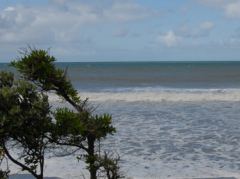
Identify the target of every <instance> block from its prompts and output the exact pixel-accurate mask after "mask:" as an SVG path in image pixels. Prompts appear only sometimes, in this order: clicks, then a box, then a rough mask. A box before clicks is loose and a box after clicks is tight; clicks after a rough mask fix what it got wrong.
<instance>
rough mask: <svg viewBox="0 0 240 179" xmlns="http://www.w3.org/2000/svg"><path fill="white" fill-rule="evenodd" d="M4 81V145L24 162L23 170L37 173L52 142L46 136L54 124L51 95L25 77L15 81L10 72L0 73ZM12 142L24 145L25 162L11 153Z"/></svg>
mask: <svg viewBox="0 0 240 179" xmlns="http://www.w3.org/2000/svg"><path fill="white" fill-rule="evenodd" d="M4 75H5V77H4ZM6 79H8V80H6ZM0 83H1V84H4V85H2V86H1V88H0V101H1V103H0V125H1V126H0V127H1V130H0V141H1V146H4V150H5V153H6V155H8V157H9V158H10V159H11V160H12V161H13V162H14V163H16V164H21V165H22V166H21V167H22V169H23V170H28V171H29V172H31V173H32V174H33V175H35V176H36V177H37V176H39V175H40V174H39V175H38V174H37V172H38V167H40V165H41V163H42V162H43V155H44V150H45V148H46V147H47V145H48V138H47V137H46V136H47V134H48V133H49V132H50V129H51V126H52V122H51V117H50V106H49V103H48V97H47V96H46V95H44V94H43V93H40V92H39V91H37V88H36V86H34V85H33V84H32V83H29V82H27V81H23V80H18V81H15V82H13V76H12V74H10V73H3V72H2V73H0ZM9 84H10V85H9ZM8 142H10V143H11V144H12V145H17V146H18V147H19V149H22V154H21V155H20V156H18V157H19V158H20V159H23V160H24V163H23V164H22V163H20V162H19V161H18V160H17V159H14V158H13V157H12V156H11V154H10V153H9V150H8V149H7V147H8V145H7V143H8Z"/></svg>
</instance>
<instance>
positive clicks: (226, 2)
mask: <svg viewBox="0 0 240 179" xmlns="http://www.w3.org/2000/svg"><path fill="white" fill-rule="evenodd" d="M198 2H200V3H202V4H204V5H207V6H210V7H215V8H219V9H220V10H222V11H223V13H224V14H225V16H226V17H229V18H240V0H198Z"/></svg>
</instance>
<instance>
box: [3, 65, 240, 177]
mask: <svg viewBox="0 0 240 179" xmlns="http://www.w3.org/2000/svg"><path fill="white" fill-rule="evenodd" d="M57 66H58V67H60V68H63V69H65V70H66V71H67V74H68V76H69V78H70V79H71V80H72V82H73V84H74V86H75V87H76V88H77V89H78V91H79V94H80V96H81V97H82V99H85V98H89V103H90V105H92V106H94V108H96V110H95V112H96V113H110V114H112V117H113V125H114V126H115V127H116V129H117V133H116V134H115V135H113V136H108V137H107V138H106V140H104V142H103V147H104V148H105V149H106V150H110V151H114V152H116V153H118V154H119V155H120V157H121V162H120V165H121V170H122V172H123V173H124V174H125V176H127V177H132V178H163V179H165V178H174V179H175V178H194V177H195V178H204V177H205V178H207V177H235V178H240V62H115V63H113V62H106V63H103V62H102V63H58V64H57ZM0 68H1V67H0ZM2 69H3V67H2ZM50 100H51V101H52V102H53V103H55V104H59V102H60V101H59V100H58V98H56V97H55V96H51V97H50ZM81 166H82V167H83V169H81ZM45 170H46V174H47V175H48V176H59V177H62V178H69V179H71V178H72V179H75V178H79V176H81V175H82V174H84V175H87V174H86V171H84V165H83V164H81V163H78V162H77V161H76V160H75V158H74V157H64V158H50V159H47V161H46V169H45Z"/></svg>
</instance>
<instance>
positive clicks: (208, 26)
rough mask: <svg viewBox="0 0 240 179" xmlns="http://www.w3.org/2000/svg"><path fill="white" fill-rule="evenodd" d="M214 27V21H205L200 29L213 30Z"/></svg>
mask: <svg viewBox="0 0 240 179" xmlns="http://www.w3.org/2000/svg"><path fill="white" fill-rule="evenodd" d="M213 27H214V23H213V22H211V21H205V22H202V23H201V24H200V29H202V30H211V29H212V28H213Z"/></svg>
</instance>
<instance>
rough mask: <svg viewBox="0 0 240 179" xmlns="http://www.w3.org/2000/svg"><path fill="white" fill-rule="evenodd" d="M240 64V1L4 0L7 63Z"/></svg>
mask: <svg viewBox="0 0 240 179" xmlns="http://www.w3.org/2000/svg"><path fill="white" fill-rule="evenodd" d="M27 45H31V46H35V47H37V48H44V49H50V52H51V54H52V55H54V56H56V57H57V58H58V60H59V61H155V60H164V61H170V60H174V61H176V60H240V0H38V1H37V0H1V3H0V62H8V61H10V60H12V59H13V58H14V57H16V56H17V51H18V50H19V49H21V48H24V47H26V46H27Z"/></svg>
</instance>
